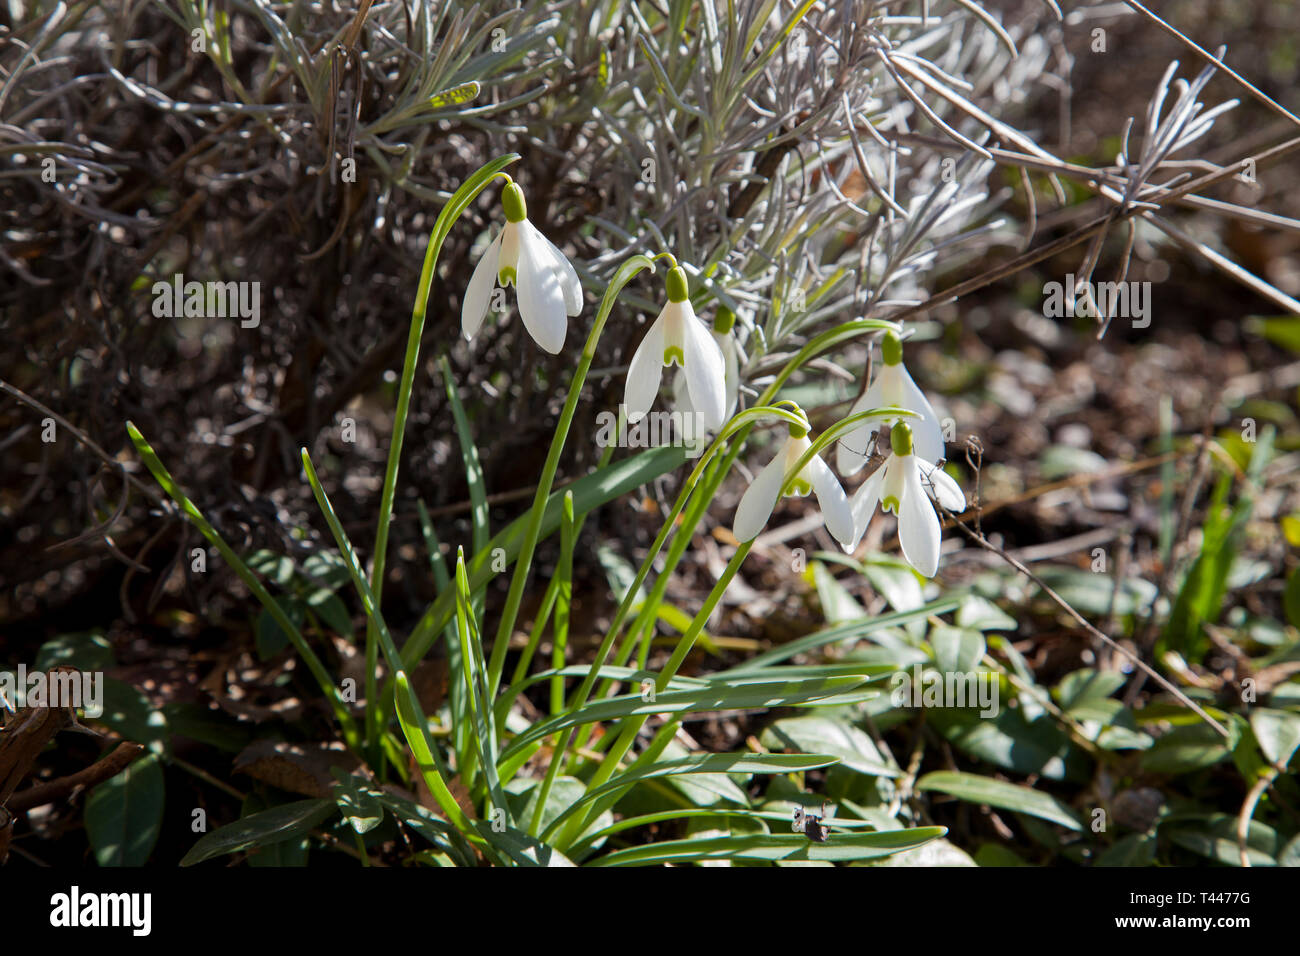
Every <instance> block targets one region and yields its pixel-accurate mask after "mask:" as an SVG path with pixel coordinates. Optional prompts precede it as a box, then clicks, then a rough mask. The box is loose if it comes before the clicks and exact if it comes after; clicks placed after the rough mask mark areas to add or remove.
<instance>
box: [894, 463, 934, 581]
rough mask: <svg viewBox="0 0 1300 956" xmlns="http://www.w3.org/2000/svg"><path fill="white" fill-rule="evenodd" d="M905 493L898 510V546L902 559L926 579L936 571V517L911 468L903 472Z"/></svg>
mask: <svg viewBox="0 0 1300 956" xmlns="http://www.w3.org/2000/svg"><path fill="white" fill-rule="evenodd" d="M903 480H904V482H905V490H904V491H903V498H902V501H901V503H900V504H899V508H898V543H899V544H901V545H902V546H903V557H904V558H906V559H907V563H908V564H910V565H911V566H912V567H914V568H916V570H917V571H919V572H921V574H922V575H924V576H925V577H927V578H932V577H934V573H935V572H936V571H937V570H939V516H938V515H936V514H935V513H934V506H933V505H931V504H930V499H929V497H928V496H927V495H926V493H925V489H924V488H923V487H921V475H920V473H919V472H918V471H917V470H916V469H915V468H907V469H905V471H904V479H903Z"/></svg>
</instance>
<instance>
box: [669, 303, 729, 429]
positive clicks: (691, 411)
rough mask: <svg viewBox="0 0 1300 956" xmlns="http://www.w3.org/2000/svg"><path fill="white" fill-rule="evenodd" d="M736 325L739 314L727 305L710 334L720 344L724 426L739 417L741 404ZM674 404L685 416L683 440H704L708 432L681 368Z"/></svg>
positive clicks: (675, 387) (675, 384) (718, 315)
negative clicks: (733, 332)
mask: <svg viewBox="0 0 1300 956" xmlns="http://www.w3.org/2000/svg"><path fill="white" fill-rule="evenodd" d="M735 324H736V314H735V313H734V312H732V311H731V310H730V309H728V308H727V307H726V306H725V305H724V306H720V307H719V308H718V311H717V313H716V314H715V315H714V317H713V331H712V333H711V334H712V336H713V341H715V342H717V343H718V348H719V349H721V350H722V362H723V369H724V372H723V376H722V378H723V392H724V399H723V401H724V406H723V410H722V420H723V421H724V422H726V421H729V420H730V419H731V416H732V415H734V414H736V406H737V405H738V404H739V401H740V346H739V345H738V344H736V337H735V336H734V335H733V334H732V328H733V327H734V326H735ZM673 404H674V405H675V406H676V407H677V408H678V409H680V410H681V412H682V422H683V435H682V437H683V438H685V439H686V440H687V441H692V440H696V439H702V438H704V437H705V434H706V433H707V432H708V431H709V429H707V428H701V427H700V425H701V424H702V423H701V422H700V421H698V420H697V413H696V409H695V404H694V403H693V402H692V401H691V391H690V385H689V383H688V382H687V379H686V372H685V371H684V370H683V369H680V368H679V369H678V370H677V374H676V376H674V378H673ZM713 430H714V431H716V429H713Z"/></svg>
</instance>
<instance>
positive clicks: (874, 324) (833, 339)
mask: <svg viewBox="0 0 1300 956" xmlns="http://www.w3.org/2000/svg"><path fill="white" fill-rule="evenodd" d="M875 331H892V332H895V333H897V332H898V331H899V325H898V323H897V322H886V321H885V320H884V319H858V320H856V321H854V322H845V323H844V324H843V325H841V326H838V327H836V328H833V329H829V330H827V331H825V332H823V333H822V334H821V335H817V336H814V337H813V338H811V339H809V340H808V342H807V344H806V345H804V347H803V348H801V349H800V350H799V351H798V352H796V353H795V354H794V356H793V357H792V358H791V359H790V361H788V362H786V363H785V365H784V366H783V367H782V368H781V371H780V372H778V373H777V375H776V378H774V379H772V382H771V384H770V385H768V386H767V388H765V389H764V390H763V394H762V395H760V396H759V397H758V401H757V402H756V403H755V404H756V405H768V404H771V401H772V399H774V398H775V397H776V394H777V392H779V391H780V390H781V386H782V385H784V384H785V383H786V380H787V379H789V378H790V376H791V375H793V374H794V373H795V372H797V371H798V370H799V369H801V368H802V367H803V366H804V365H805V364H806V363H807V362H808V361H809V360H810V359H813V358H815V357H816V356H818V355H820V354H821V353H822V352H825V351H826V350H828V349H831V348H834V347H835V346H836V345H839V344H840V343H841V342H846V341H848V340H850V339H855V338H857V337H858V336H860V335H863V334H865V333H867V332H875Z"/></svg>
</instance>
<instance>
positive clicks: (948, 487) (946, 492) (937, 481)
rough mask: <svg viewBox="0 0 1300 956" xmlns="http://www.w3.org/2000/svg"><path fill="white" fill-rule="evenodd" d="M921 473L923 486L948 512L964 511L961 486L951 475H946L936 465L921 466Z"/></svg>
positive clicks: (964, 505)
mask: <svg viewBox="0 0 1300 956" xmlns="http://www.w3.org/2000/svg"><path fill="white" fill-rule="evenodd" d="M920 467H921V472H922V475H923V477H924V478H925V479H926V480H925V481H924V482H923V484H924V485H925V487H926V490H927V491H928V492H930V494H931V495H932V496H933V497H934V498H935V500H937V501H938V502H939V504H941V505H943V506H944V507H945V508H947V509H948V510H949V511H953V512H957V513H958V514H960V513H961V512H963V511H965V510H966V495H965V494H964V493H963V492H962V490H961V485H959V484H957V482H956V480H955V479H954V478H953V477H952V475H950V474H948V473H947V472H946V471H944V470H943V469H942V468H940V467H939V466H938V465H930V464H924V463H923V464H921V466H920Z"/></svg>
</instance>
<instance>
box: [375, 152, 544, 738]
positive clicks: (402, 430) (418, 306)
mask: <svg viewBox="0 0 1300 956" xmlns="http://www.w3.org/2000/svg"><path fill="white" fill-rule="evenodd" d="M518 159H519V154H518V153H507V154H506V155H505V156H501V157H499V158H497V159H494V160H492V161H491V162H489V163H487V164H485V165H483V166H482V167H480V168H479V169H478V171H477V172H475V173H474V174H473V175H472V176H470V177H469V178H468V179H467V180H465V182H464V183H462V184H461V187H460V188H459V189H457V190H456V192H455V193H454V194H453V195H452V197H451V200H450V201H449V202H448V203H447V205H446V206H444V207H443V210H442V212H441V213H439V215H438V219H437V221H436V222H435V223H434V225H433V231H432V232H431V233H430V234H429V244H428V246H427V247H426V248H425V252H424V265H423V266H422V267H421V269H420V283H419V285H418V287H417V288H416V292H415V305H414V306H413V307H412V309H411V327H410V332H409V334H408V335H407V337H406V360H405V361H404V362H403V363H402V381H401V385H400V386H399V387H398V390H397V411H396V413H395V415H394V416H393V437H392V441H391V442H390V444H389V447H388V466H387V468H386V469H385V470H384V488H383V492H382V493H381V495H380V498H379V524H378V526H377V527H376V529H375V550H374V556H373V558H372V563H371V570H370V589H371V591H372V592H373V593H374V597H375V607H376V609H377V608H378V607H379V603H380V601H381V599H382V598H383V593H384V568H385V564H386V563H387V555H388V527H389V524H390V523H391V522H392V518H393V498H394V496H395V494H396V492H397V472H398V466H399V464H400V462H401V459H402V442H403V441H404V440H405V438H406V419H407V416H408V415H409V414H410V410H411V392H412V390H413V389H414V387H415V372H416V368H417V366H418V365H419V361H420V340H421V339H422V338H423V336H424V317H425V311H426V309H427V308H428V304H429V289H430V288H431V286H432V285H433V273H434V269H435V267H436V266H437V263H438V254H439V253H440V252H441V251H442V244H443V242H445V241H446V239H447V234H448V233H450V232H451V227H452V226H453V225H454V224H455V222H456V220H457V219H459V218H460V216H461V213H463V212H464V211H465V209H466V208H467V207H468V206H469V204H470V203H471V202H473V201H474V199H475V198H476V197H477V196H478V194H479V193H480V192H482V191H483V190H484V189H485V188H487V186H488V184H489V183H491V182H492V180H493V179H495V178H496V176H497V174H498V173H500V172H501V170H502V169H504V168H505V167H506V166H509V165H510V164H511V163H513V162H516V161H517V160H518ZM376 633H377V632H376V628H375V622H374V619H373V618H371V619H369V620H368V621H367V622H366V749H367V750H368V751H370V750H373V749H374V746H375V740H376V738H377V736H378V733H379V727H380V723H381V717H380V714H381V710H380V709H379V708H377V707H376V706H375V705H376V702H377V700H378V693H377V691H376V688H375V670H376V668H377V666H378V651H377V650H376V643H375V642H376Z"/></svg>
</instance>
